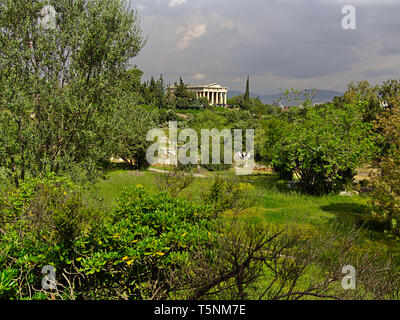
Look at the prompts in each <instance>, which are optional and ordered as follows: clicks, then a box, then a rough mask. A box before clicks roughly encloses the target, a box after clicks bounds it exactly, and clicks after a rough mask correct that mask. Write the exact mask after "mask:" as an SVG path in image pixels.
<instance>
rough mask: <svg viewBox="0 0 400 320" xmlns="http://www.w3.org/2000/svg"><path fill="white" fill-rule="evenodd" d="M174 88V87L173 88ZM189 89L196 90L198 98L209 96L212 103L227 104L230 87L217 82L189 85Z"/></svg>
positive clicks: (217, 104)
mask: <svg viewBox="0 0 400 320" xmlns="http://www.w3.org/2000/svg"><path fill="white" fill-rule="evenodd" d="M171 89H172V90H173V89H174V88H171ZM187 90H188V91H191V92H194V93H195V94H196V97H197V98H207V99H208V101H209V103H210V105H213V106H225V105H226V104H227V100H228V88H227V87H222V86H221V85H219V84H217V83H211V84H207V85H203V86H187Z"/></svg>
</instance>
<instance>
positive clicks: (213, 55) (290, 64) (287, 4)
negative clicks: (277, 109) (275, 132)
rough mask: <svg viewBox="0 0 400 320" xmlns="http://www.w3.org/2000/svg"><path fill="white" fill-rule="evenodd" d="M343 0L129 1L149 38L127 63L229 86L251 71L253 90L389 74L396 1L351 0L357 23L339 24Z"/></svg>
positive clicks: (395, 45) (397, 63) (398, 49)
mask: <svg viewBox="0 0 400 320" xmlns="http://www.w3.org/2000/svg"><path fill="white" fill-rule="evenodd" d="M350 2H351V1H350ZM345 4H348V3H346V2H345V1H341V0H269V1H264V0H246V1H239V0H187V1H185V0H136V1H134V2H133V6H134V7H135V8H138V12H139V15H140V16H141V17H142V26H143V29H144V33H145V34H147V35H148V36H149V42H148V44H147V46H146V47H145V48H144V49H143V51H142V53H141V54H140V55H139V57H137V58H136V59H134V61H133V63H135V64H137V65H138V66H139V68H141V69H142V70H143V71H144V72H145V75H146V76H149V75H158V74H161V73H163V74H164V76H165V78H166V79H167V81H170V82H173V81H176V80H178V79H179V76H180V75H182V76H183V77H184V78H185V81H187V82H196V83H202V82H207V81H213V82H214V81H215V82H222V83H223V84H225V85H228V86H230V87H233V88H240V86H242V81H240V79H244V78H245V77H246V76H247V74H250V75H251V76H252V77H254V79H255V80H254V81H253V83H252V84H253V88H256V89H257V91H259V92H267V91H273V90H274V89H276V88H278V87H282V88H283V87H290V86H292V85H293V84H296V85H303V84H304V86H303V87H307V86H309V85H310V84H316V85H317V86H318V87H324V88H328V87H329V89H339V90H340V89H342V88H344V87H345V86H346V83H345V81H346V80H348V81H350V80H357V79H359V80H361V79H363V77H364V78H366V79H367V80H370V81H371V82H374V81H380V80H381V76H384V75H389V74H395V73H396V72H397V71H398V70H399V69H400V56H398V57H397V58H398V59H396V57H393V55H399V54H400V44H399V43H400V41H399V40H400V38H399V37H400V36H399V31H400V22H399V21H400V19H399V18H400V2H399V1H390V0H363V1H361V0H358V1H357V0H355V1H353V4H354V5H355V7H356V9H357V29H356V30H344V29H343V28H342V27H341V20H342V17H343V15H342V14H341V8H342V6H343V5H345ZM387 55H390V57H391V59H385V57H384V56H387ZM382 70H384V72H383V73H382ZM389 71H392V72H389ZM277 81H279V82H280V83H277ZM237 86H239V87H237Z"/></svg>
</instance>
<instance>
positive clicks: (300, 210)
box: [96, 170, 400, 256]
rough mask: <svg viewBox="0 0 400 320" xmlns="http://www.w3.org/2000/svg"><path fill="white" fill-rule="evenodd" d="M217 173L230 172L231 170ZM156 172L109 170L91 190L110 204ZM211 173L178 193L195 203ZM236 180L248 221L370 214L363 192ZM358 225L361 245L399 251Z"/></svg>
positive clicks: (323, 222)
mask: <svg viewBox="0 0 400 320" xmlns="http://www.w3.org/2000/svg"><path fill="white" fill-rule="evenodd" d="M219 174H220V175H223V176H228V177H229V176H230V177H232V176H234V172H233V171H229V172H222V173H219ZM159 175H160V174H159V173H154V172H149V171H145V172H140V173H137V172H132V171H123V170H117V171H113V172H109V173H108V174H107V178H106V180H102V181H100V182H99V183H98V184H97V185H96V193H97V195H98V196H99V197H100V198H102V199H103V200H104V203H105V204H106V206H107V207H109V208H110V209H111V208H113V207H114V206H115V205H116V199H117V198H118V197H119V196H120V194H121V192H122V191H123V189H124V188H125V187H129V186H135V185H139V184H140V185H142V186H144V187H145V188H146V189H147V190H149V191H150V192H158V187H157V186H158V181H157V176H159ZM213 175H214V174H213V173H209V174H208V176H207V177H206V178H196V179H195V181H194V183H193V184H192V185H191V186H190V187H189V188H188V189H186V190H184V191H183V192H182V193H180V194H179V196H178V197H179V198H183V199H188V200H191V201H194V202H196V203H200V202H201V194H202V192H203V191H205V190H207V189H208V188H209V186H210V185H211V183H212V181H213V179H214V178H213ZM239 180H240V181H241V183H242V184H243V185H244V187H245V188H244V189H245V190H246V193H247V197H248V199H249V200H250V203H251V205H250V207H249V208H247V209H246V210H244V212H242V213H241V218H242V219H244V220H247V221H249V222H252V223H256V224H263V225H265V226H268V225H274V226H280V227H294V228H296V229H300V230H319V229H320V228H323V227H326V226H328V227H329V226H330V225H333V224H335V223H337V222H339V223H342V224H356V225H358V226H361V225H362V223H363V221H364V220H365V218H367V217H369V216H370V212H371V208H370V206H369V199H368V198H367V197H362V196H353V197H340V196H338V195H327V196H322V197H316V196H309V195H304V194H301V193H299V192H296V191H293V190H288V189H287V188H286V183H285V182H284V181H279V180H277V178H276V177H275V176H273V175H267V174H255V175H252V176H244V177H239ZM227 214H228V213H227ZM362 230H363V233H362V234H363V239H362V242H363V243H364V245H365V246H366V247H375V248H379V249H381V250H383V251H387V252H390V253H394V254H396V255H399V256H400V246H399V244H398V239H394V238H390V237H389V236H387V235H386V234H385V233H383V232H381V231H379V230H373V229H367V228H363V229H362Z"/></svg>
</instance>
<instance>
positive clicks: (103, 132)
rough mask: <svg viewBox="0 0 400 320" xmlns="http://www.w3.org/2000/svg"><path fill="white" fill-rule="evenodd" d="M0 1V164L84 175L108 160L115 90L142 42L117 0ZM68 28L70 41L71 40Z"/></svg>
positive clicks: (22, 173) (22, 172) (18, 171)
mask: <svg viewBox="0 0 400 320" xmlns="http://www.w3.org/2000/svg"><path fill="white" fill-rule="evenodd" d="M47 4H49V5H52V6H53V7H54V8H55V10H56V11H57V12H58V15H57V23H56V28H55V29H47V30H46V29H44V27H43V26H42V25H41V24H40V23H39V18H40V12H41V10H42V8H43V1H8V0H2V1H0V6H1V10H0V25H1V26H2V28H1V30H0V60H1V72H0V128H1V138H0V165H1V166H3V167H6V168H8V169H9V170H10V171H11V172H12V176H13V179H14V181H15V184H16V185H18V183H19V181H20V180H24V179H25V177H26V175H29V174H30V175H32V176H34V175H36V174H39V173H43V172H50V171H54V172H68V171H71V170H78V171H79V170H82V169H83V170H85V171H91V172H93V171H94V170H95V169H96V164H97V161H98V160H99V159H103V158H105V157H107V156H109V154H108V150H107V149H106V148H105V145H106V144H107V142H108V141H109V135H108V134H107V133H110V132H111V130H110V127H109V125H110V123H109V121H108V119H109V117H110V116H111V115H113V114H114V112H115V109H116V108H117V107H118V105H116V104H114V103H112V102H111V101H112V100H113V97H114V96H115V94H116V93H115V90H114V88H115V84H116V83H118V79H119V75H120V74H122V75H123V76H124V75H126V73H125V70H126V69H127V67H128V63H129V61H130V59H131V58H133V57H135V56H136V55H137V54H138V52H139V51H140V49H141V48H142V46H143V45H144V43H145V40H144V38H143V37H142V34H141V30H140V26H139V18H138V16H137V15H136V13H135V11H132V10H131V9H129V6H128V4H127V3H125V2H123V1H121V0H78V1H73V2H71V1H69V0H57V1H49V2H48V3H47ZM71 30H73V36H71Z"/></svg>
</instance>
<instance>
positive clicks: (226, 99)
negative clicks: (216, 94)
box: [224, 92, 228, 105]
mask: <svg viewBox="0 0 400 320" xmlns="http://www.w3.org/2000/svg"><path fill="white" fill-rule="evenodd" d="M227 104H228V93H226V92H225V93H224V105H227Z"/></svg>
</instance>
